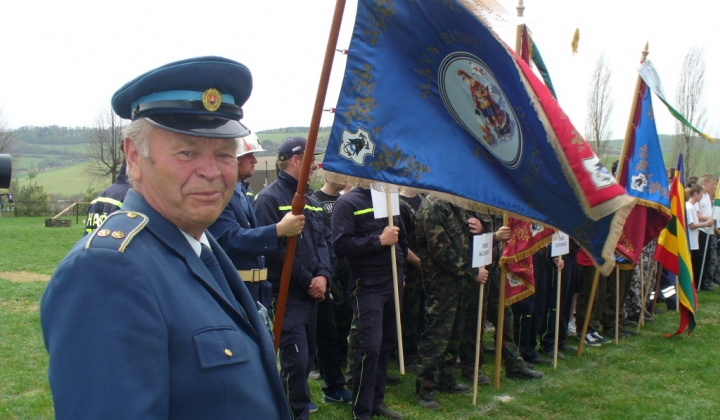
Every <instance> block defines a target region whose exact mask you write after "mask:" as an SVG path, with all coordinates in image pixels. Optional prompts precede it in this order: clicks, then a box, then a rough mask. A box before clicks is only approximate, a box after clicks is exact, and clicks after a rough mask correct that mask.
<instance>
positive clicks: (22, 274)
mask: <svg viewBox="0 0 720 420" xmlns="http://www.w3.org/2000/svg"><path fill="white" fill-rule="evenodd" d="M0 278H2V279H8V280H10V281H11V282H13V283H28V282H31V281H49V280H50V276H48V275H46V274H37V273H29V272H27V271H3V272H0Z"/></svg>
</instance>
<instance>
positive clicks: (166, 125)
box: [112, 56, 252, 138]
mask: <svg viewBox="0 0 720 420" xmlns="http://www.w3.org/2000/svg"><path fill="white" fill-rule="evenodd" d="M251 92H252V75H251V74H250V70H248V68H247V67H245V66H244V65H243V64H240V63H238V62H236V61H233V60H229V59H227V58H223V57H213V56H207V57H197V58H190V59H187V60H182V61H176V62H174V63H170V64H166V65H164V66H162V67H158V68H156V69H155V70H150V71H149V72H147V73H145V74H142V75H140V76H138V77H136V78H135V79H133V80H131V81H130V82H128V83H126V84H125V85H124V86H123V87H121V88H120V89H118V91H117V92H115V94H114V95H113V97H112V107H113V110H114V111H115V113H117V114H118V115H119V116H120V117H121V118H125V119H129V120H133V121H134V120H136V119H138V118H147V119H148V120H149V121H150V122H151V123H152V124H153V125H155V126H157V127H160V128H162V129H164V130H168V131H172V132H175V133H180V134H187V135H191V136H198V137H211V138H237V137H243V136H246V135H248V134H249V132H250V130H248V128H247V127H245V126H244V125H243V124H242V123H241V122H240V119H242V117H243V111H242V106H243V105H244V104H245V102H246V101H247V100H248V98H249V97H250V93H251Z"/></svg>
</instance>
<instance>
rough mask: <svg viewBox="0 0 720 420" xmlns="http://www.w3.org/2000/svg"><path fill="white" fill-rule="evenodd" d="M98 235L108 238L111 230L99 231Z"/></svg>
mask: <svg viewBox="0 0 720 420" xmlns="http://www.w3.org/2000/svg"><path fill="white" fill-rule="evenodd" d="M97 234H98V236H108V235H109V234H110V230H109V229H101V230H99V231H98V233H97Z"/></svg>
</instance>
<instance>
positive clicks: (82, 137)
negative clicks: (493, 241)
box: [12, 126, 720, 199]
mask: <svg viewBox="0 0 720 420" xmlns="http://www.w3.org/2000/svg"><path fill="white" fill-rule="evenodd" d="M90 130H91V129H90V128H84V127H82V128H67V127H57V126H52V127H22V128H20V129H18V130H15V131H14V132H13V136H14V137H15V140H16V143H17V144H16V147H15V148H14V150H13V151H12V155H13V179H14V180H17V181H19V183H20V185H24V184H25V183H27V182H28V179H27V175H28V173H29V172H30V171H31V170H36V171H37V172H38V176H37V179H36V181H37V183H38V184H39V185H42V186H43V187H44V189H45V192H46V193H48V194H49V195H50V196H51V197H55V198H59V199H79V198H78V197H82V195H83V194H84V193H85V192H86V191H87V190H88V188H92V189H94V190H96V191H99V190H101V189H103V188H104V187H105V186H107V185H109V184H110V179H109V178H108V179H107V180H93V179H91V178H90V177H88V176H87V175H85V173H84V171H83V169H84V168H85V166H86V165H87V163H88V161H87V156H86V153H87V148H88V142H89V141H90V137H91V136H90ZM307 133H308V128H307V127H286V128H278V129H272V130H264V131H259V132H257V135H258V138H259V139H260V144H261V145H262V146H263V148H264V149H265V152H261V153H257V154H256V156H257V157H258V164H257V166H256V177H257V178H258V179H260V178H263V179H264V178H265V172H264V170H265V168H266V167H267V168H268V178H269V180H270V181H271V180H272V179H274V176H273V174H272V173H274V164H275V159H274V156H275V154H276V152H277V148H278V146H279V145H280V143H281V142H282V141H283V140H284V139H285V138H287V137H291V136H301V137H307ZM329 137H330V127H321V128H320V131H319V133H318V139H317V148H318V149H324V148H325V147H327V143H328V140H329ZM659 137H660V144H661V147H662V149H663V152H664V158H665V164H666V166H673V165H674V163H675V159H676V156H674V154H673V153H672V140H673V136H671V135H660V136H659ZM622 144H623V141H622V140H610V150H609V152H608V156H606V157H604V158H603V162H604V163H605V164H606V165H607V166H608V167H609V166H610V165H611V164H612V162H613V161H615V160H617V158H618V157H619V154H620V152H621V149H622ZM717 149H718V147H717V146H716V145H707V144H699V145H698V151H701V152H699V153H698V157H699V160H698V161H697V162H696V166H694V167H693V168H692V173H693V174H698V175H699V174H702V173H705V172H710V173H717V172H718V170H717V167H718V166H720V151H718V150H717ZM700 153H702V155H700ZM319 158H320V157H319ZM319 158H318V159H319ZM266 162H267V165H266ZM687 167H688V164H687V162H686V168H687ZM261 171H262V173H260V172H261ZM256 181H257V182H261V181H259V180H256ZM258 187H261V185H254V186H253V188H254V189H256V190H257V189H258Z"/></svg>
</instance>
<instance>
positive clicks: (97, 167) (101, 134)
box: [85, 108, 125, 182]
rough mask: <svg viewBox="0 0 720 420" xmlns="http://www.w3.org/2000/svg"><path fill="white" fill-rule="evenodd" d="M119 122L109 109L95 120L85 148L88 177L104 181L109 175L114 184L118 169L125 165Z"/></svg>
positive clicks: (118, 118)
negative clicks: (87, 161) (87, 160)
mask: <svg viewBox="0 0 720 420" xmlns="http://www.w3.org/2000/svg"><path fill="white" fill-rule="evenodd" d="M121 121H122V120H121V119H120V117H118V116H117V115H116V114H115V113H114V112H113V111H112V110H111V109H110V108H105V109H104V110H102V111H101V112H100V113H98V116H97V117H96V118H95V127H94V128H93V132H92V135H91V137H90V143H89V144H88V148H87V154H88V159H90V164H89V165H88V167H87V169H86V171H85V173H86V174H88V175H89V176H91V177H93V178H96V179H104V178H106V177H107V176H108V175H109V176H111V178H112V182H115V179H116V178H117V174H118V172H120V167H121V166H122V165H123V163H125V155H124V153H123V151H122V142H123V137H122V125H121Z"/></svg>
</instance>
